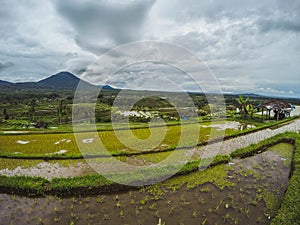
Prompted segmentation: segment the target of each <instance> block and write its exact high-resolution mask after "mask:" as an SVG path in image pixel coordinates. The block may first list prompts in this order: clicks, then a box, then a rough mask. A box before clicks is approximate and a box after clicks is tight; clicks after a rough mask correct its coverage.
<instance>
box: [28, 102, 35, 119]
mask: <svg viewBox="0 0 300 225" xmlns="http://www.w3.org/2000/svg"><path fill="white" fill-rule="evenodd" d="M35 104H36V100H35V99H32V100H31V102H30V109H29V117H30V119H31V120H34V113H35Z"/></svg>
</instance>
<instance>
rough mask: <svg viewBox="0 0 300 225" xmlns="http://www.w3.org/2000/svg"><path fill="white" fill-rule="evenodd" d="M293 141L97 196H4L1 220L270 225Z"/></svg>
mask: <svg viewBox="0 0 300 225" xmlns="http://www.w3.org/2000/svg"><path fill="white" fill-rule="evenodd" d="M292 151H293V146H292V145H289V144H278V145H276V146H274V147H272V148H270V149H269V151H266V152H264V153H262V154H259V155H257V156H253V157H249V158H247V159H241V160H234V161H232V162H230V163H229V164H228V165H219V166H216V167H214V168H210V169H207V170H205V171H199V172H195V173H191V174H188V175H186V176H180V177H176V178H172V179H170V180H168V181H165V182H162V183H160V184H156V185H153V186H149V187H144V188H141V189H140V190H132V191H126V192H123V193H112V194H107V195H96V196H82V197H80V196H74V197H69V198H58V197H55V196H47V197H43V198H28V197H21V196H15V195H7V194H1V195H0V221H1V222H0V223H1V224H84V225H86V224H114V225H117V224H130V225H132V224H133V225H135V224H145V225H151V224H153V225H156V224H158V221H159V219H161V222H162V224H164V223H165V224H166V225H174V224H185V225H191V224H199V225H201V224H209V225H210V224H270V221H271V219H272V218H273V217H274V215H275V214H276V211H277V209H278V207H279V206H280V202H281V199H282V197H283V194H284V192H285V190H286V188H287V184H288V177H289V173H290V162H291V158H292Z"/></svg>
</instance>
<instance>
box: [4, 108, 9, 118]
mask: <svg viewBox="0 0 300 225" xmlns="http://www.w3.org/2000/svg"><path fill="white" fill-rule="evenodd" d="M3 115H4V120H8V119H9V115H8V113H7V110H6V109H3Z"/></svg>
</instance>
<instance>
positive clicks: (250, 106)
mask: <svg viewBox="0 0 300 225" xmlns="http://www.w3.org/2000/svg"><path fill="white" fill-rule="evenodd" d="M247 111H248V113H249V114H250V116H251V118H253V114H254V113H255V111H256V109H255V107H254V106H253V105H252V104H249V105H247Z"/></svg>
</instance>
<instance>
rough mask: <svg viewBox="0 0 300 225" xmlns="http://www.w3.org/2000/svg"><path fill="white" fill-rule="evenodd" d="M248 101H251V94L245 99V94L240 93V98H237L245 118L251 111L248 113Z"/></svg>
mask: <svg viewBox="0 0 300 225" xmlns="http://www.w3.org/2000/svg"><path fill="white" fill-rule="evenodd" d="M248 101H249V96H248V97H247V98H246V99H244V97H243V95H240V97H239V98H237V102H238V103H239V109H240V113H241V115H242V117H243V118H245V117H246V116H247V115H248V114H249V113H248V110H247V108H248Z"/></svg>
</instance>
